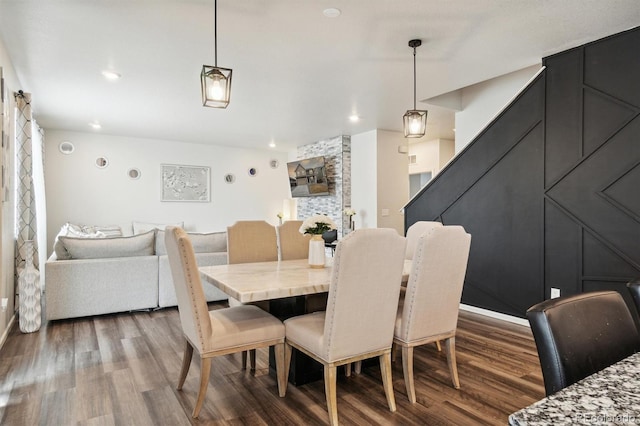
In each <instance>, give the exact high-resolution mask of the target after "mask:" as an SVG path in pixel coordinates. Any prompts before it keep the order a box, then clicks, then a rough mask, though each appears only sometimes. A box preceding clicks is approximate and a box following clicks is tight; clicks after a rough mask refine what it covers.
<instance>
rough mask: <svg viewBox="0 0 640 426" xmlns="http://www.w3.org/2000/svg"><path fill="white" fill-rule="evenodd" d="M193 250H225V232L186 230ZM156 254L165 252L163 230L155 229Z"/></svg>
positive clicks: (161, 254)
mask: <svg viewBox="0 0 640 426" xmlns="http://www.w3.org/2000/svg"><path fill="white" fill-rule="evenodd" d="M187 234H188V235H189V239H190V240H191V244H193V251H194V252H196V253H218V252H226V251H227V233H226V232H211V233H208V234H199V233H196V232H188V233H187ZM156 254H157V255H158V256H163V255H165V254H167V249H166V247H165V245H164V231H161V230H158V231H156Z"/></svg>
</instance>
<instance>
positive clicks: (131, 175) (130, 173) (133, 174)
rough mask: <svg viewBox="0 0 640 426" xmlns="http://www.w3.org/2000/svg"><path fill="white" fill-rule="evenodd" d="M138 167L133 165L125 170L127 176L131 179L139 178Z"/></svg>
mask: <svg viewBox="0 0 640 426" xmlns="http://www.w3.org/2000/svg"><path fill="white" fill-rule="evenodd" d="M140 174H141V173H140V169H136V168H135V167H133V168H131V169H129V171H128V172H127V176H129V178H131V179H140Z"/></svg>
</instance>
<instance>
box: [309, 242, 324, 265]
mask: <svg viewBox="0 0 640 426" xmlns="http://www.w3.org/2000/svg"><path fill="white" fill-rule="evenodd" d="M324 262H325V253H324V240H323V239H322V235H313V236H312V237H311V239H310V240H309V266H310V267H312V268H324Z"/></svg>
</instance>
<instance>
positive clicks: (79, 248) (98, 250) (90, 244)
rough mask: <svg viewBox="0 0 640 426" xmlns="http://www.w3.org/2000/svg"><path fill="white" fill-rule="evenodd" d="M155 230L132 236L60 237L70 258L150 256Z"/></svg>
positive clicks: (152, 251) (152, 250)
mask: <svg viewBox="0 0 640 426" xmlns="http://www.w3.org/2000/svg"><path fill="white" fill-rule="evenodd" d="M154 239H155V232H154V231H149V232H146V233H144V234H140V235H134V236H132V237H115V238H72V237H60V242H61V243H62V244H63V245H64V248H65V249H66V251H67V252H68V253H69V255H70V256H71V259H101V258H110V257H129V256H151V255H153V254H154Z"/></svg>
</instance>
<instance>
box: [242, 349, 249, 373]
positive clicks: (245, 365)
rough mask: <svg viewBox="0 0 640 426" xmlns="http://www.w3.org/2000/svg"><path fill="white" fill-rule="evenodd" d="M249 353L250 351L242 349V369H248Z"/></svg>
mask: <svg viewBox="0 0 640 426" xmlns="http://www.w3.org/2000/svg"><path fill="white" fill-rule="evenodd" d="M248 353H249V351H242V369H243V370H246V369H247V354H248Z"/></svg>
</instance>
